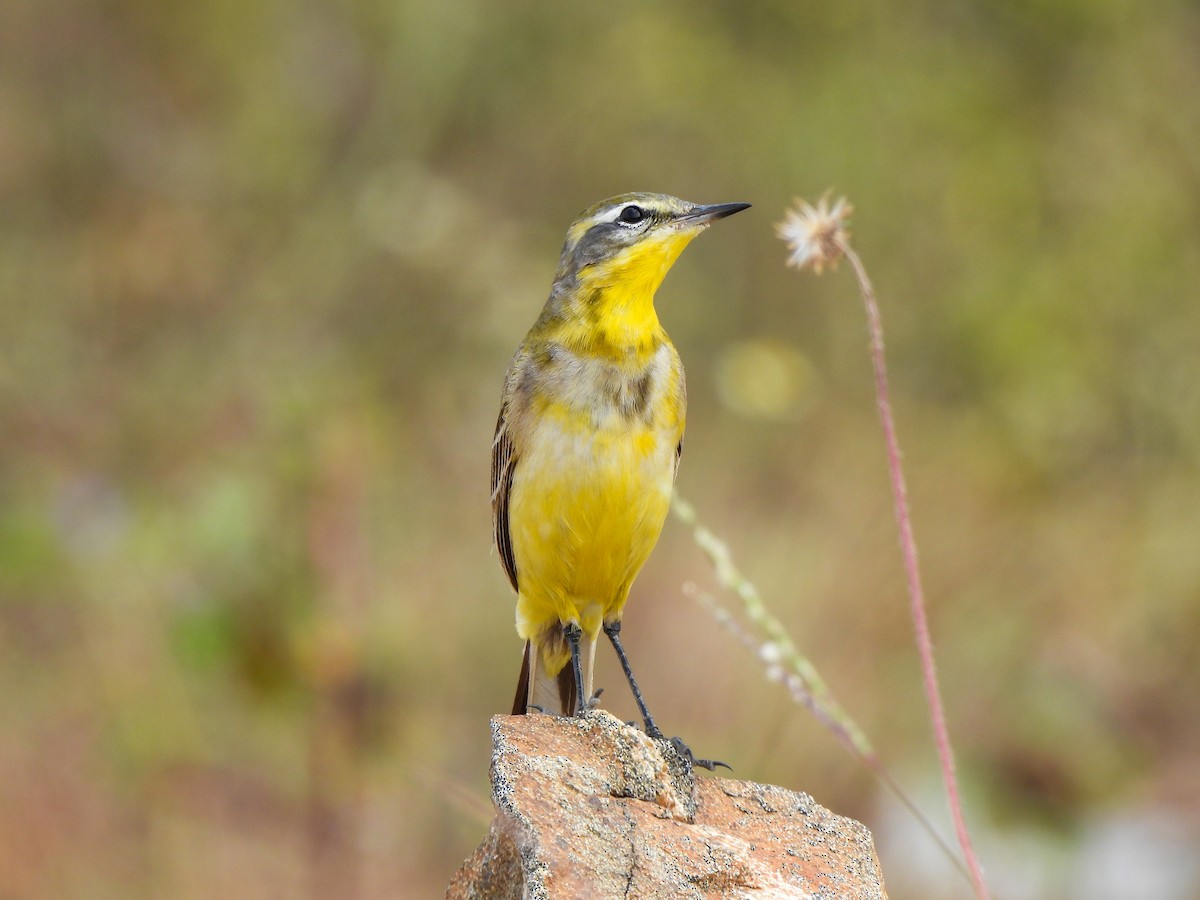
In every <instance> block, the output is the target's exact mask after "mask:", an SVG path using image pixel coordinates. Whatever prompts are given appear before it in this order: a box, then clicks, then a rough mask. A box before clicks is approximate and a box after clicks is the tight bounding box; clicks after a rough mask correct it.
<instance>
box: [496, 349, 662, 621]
mask: <svg viewBox="0 0 1200 900" xmlns="http://www.w3.org/2000/svg"><path fill="white" fill-rule="evenodd" d="M645 377H646V378H648V379H650V381H649V383H648V386H644V385H642V382H641V379H640V378H631V379H630V380H629V382H628V384H622V385H621V390H614V388H613V384H612V383H611V382H612V373H611V371H609V372H608V373H607V374H606V376H605V377H603V378H602V377H599V376H598V375H596V373H595V372H590V373H589V371H588V370H586V369H582V370H578V371H575V372H573V373H572V378H571V381H570V385H571V387H570V390H566V391H565V392H560V393H559V394H558V395H557V396H553V395H552V396H548V397H543V398H540V399H539V401H537V408H536V409H535V410H533V413H534V414H533V415H532V416H530V419H529V421H530V422H531V428H530V431H529V434H528V441H527V443H526V444H525V446H524V447H523V449H522V453H521V462H520V465H519V466H518V467H517V469H516V472H515V474H514V477H513V483H512V489H511V492H510V495H509V531H510V535H511V539H512V548H513V555H514V558H515V561H516V567H517V571H518V573H519V578H520V597H519V598H518V608H517V618H518V622H517V627H518V631H519V632H520V633H521V634H522V636H524V637H532V636H533V635H535V634H537V633H539V632H540V631H541V630H542V629H543V628H545V627H547V626H548V625H551V624H553V623H554V622H559V621H570V620H577V621H579V622H580V624H581V625H582V626H583V628H584V630H585V631H586V632H588V633H590V634H595V633H597V632H598V631H599V629H600V624H601V622H602V620H604V619H611V618H613V617H615V616H617V615H619V613H620V609H621V607H622V606H623V605H624V603H625V600H626V598H627V597H628V594H629V588H630V585H631V584H632V583H633V579H634V577H635V576H636V575H637V573H638V571H639V570H640V569H641V567H642V565H643V564H644V563H645V561H646V559H647V557H648V556H649V555H650V551H651V550H652V549H653V548H654V545H655V543H656V542H657V541H658V535H659V532H660V531H661V530H662V526H663V522H664V520H665V519H666V515H667V510H668V507H669V505H670V500H671V491H672V485H673V482H674V474H675V464H676V448H677V446H678V443H679V440H680V437H681V435H682V431H683V416H684V410H683V402H682V391H681V387H680V384H679V380H680V379H681V377H682V372H681V371H679V370H678V357H677V356H676V355H675V353H674V351H673V350H671V349H670V348H669V346H668V347H664V349H663V355H662V362H661V364H660V365H658V366H657V367H651V368H650V369H649V370H648V372H647V375H646V376H645Z"/></svg>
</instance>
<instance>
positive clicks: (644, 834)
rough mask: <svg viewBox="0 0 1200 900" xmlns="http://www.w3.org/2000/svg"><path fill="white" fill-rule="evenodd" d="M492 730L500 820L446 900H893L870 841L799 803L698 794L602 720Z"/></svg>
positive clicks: (785, 797) (713, 782)
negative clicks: (888, 899) (888, 898)
mask: <svg viewBox="0 0 1200 900" xmlns="http://www.w3.org/2000/svg"><path fill="white" fill-rule="evenodd" d="M491 727H492V800H493V802H494V803H495V805H496V810H497V813H496V818H495V819H494V820H493V821H492V826H491V829H490V831H489V832H488V835H487V837H486V838H485V839H484V842H483V843H482V844H481V845H480V846H479V848H478V849H477V850H476V851H475V854H474V855H473V856H472V857H471V858H470V859H468V860H467V861H466V862H465V863H464V864H463V866H462V868H460V869H459V870H458V872H456V873H455V875H454V877H453V878H452V879H451V881H450V886H449V888H448V889H447V892H446V897H447V898H448V900H468V898H470V900H476V898H480V900H481V898H487V900H510V898H511V900H524V898H529V900H583V898H606V897H628V898H639V897H662V898H718V897H738V898H763V900H765V898H785V897H790V898H804V897H811V898H821V900H832V898H855V900H857V898H864V900H865V898H886V896H887V893H886V891H885V889H884V887H883V877H882V875H881V873H880V870H879V860H878V859H877V857H876V856H875V847H874V844H873V843H872V840H871V835H870V832H868V831H867V829H866V828H865V827H863V826H862V825H860V824H859V823H858V822H855V821H853V820H852V819H846V818H843V817H841V816H837V815H834V814H833V813H831V812H829V811H828V810H826V809H824V808H823V807H821V806H819V805H818V804H817V803H816V801H814V800H813V799H812V798H811V797H809V796H808V795H807V794H799V793H795V792H793V791H789V790H785V789H784V788H780V787H774V786H772V785H764V784H755V783H753V782H749V781H735V780H733V779H726V778H701V779H698V780H697V779H696V777H695V775H694V773H693V771H692V767H691V765H690V764H689V763H688V762H686V761H685V760H684V759H683V758H682V757H680V755H679V754H678V753H677V752H676V751H675V749H674V748H673V747H672V746H671V745H670V744H669V743H668V742H666V741H652V740H650V738H648V737H646V735H645V734H643V733H642V732H641V731H638V730H636V729H634V728H631V727H629V726H628V725H625V724H624V723H623V722H621V721H619V720H618V719H616V718H614V717H613V716H611V715H609V714H608V713H605V712H600V711H597V712H592V713H589V714H588V715H586V716H585V717H583V718H576V719H563V718H558V717H554V716H544V715H528V716H496V717H495V718H493V719H492V722H491Z"/></svg>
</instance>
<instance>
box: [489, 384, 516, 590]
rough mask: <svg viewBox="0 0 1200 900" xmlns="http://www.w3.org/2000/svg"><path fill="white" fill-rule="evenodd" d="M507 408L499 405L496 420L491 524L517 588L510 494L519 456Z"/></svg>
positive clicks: (503, 562)
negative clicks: (509, 515) (509, 520)
mask: <svg viewBox="0 0 1200 900" xmlns="http://www.w3.org/2000/svg"><path fill="white" fill-rule="evenodd" d="M507 408H508V405H507V404H504V405H502V406H501V407H500V417H499V418H498V419H497V420H496V437H495V439H493V441H492V528H493V531H494V535H495V539H496V549H497V550H498V551H499V552H500V564H501V565H502V566H504V574H505V575H507V576H508V580H509V583H510V584H512V586H513V590H514V591H515V590H519V588H518V587H517V561H516V559H514V558H513V550H512V539H511V537H510V536H509V532H508V495H509V492H510V491H511V490H512V479H513V471H514V470H515V469H516V467H517V457H516V455H515V454H514V453H513V445H512V438H510V437H509V434H508V427H507V424H506V423H505V421H504V413H505V412H506V410H507Z"/></svg>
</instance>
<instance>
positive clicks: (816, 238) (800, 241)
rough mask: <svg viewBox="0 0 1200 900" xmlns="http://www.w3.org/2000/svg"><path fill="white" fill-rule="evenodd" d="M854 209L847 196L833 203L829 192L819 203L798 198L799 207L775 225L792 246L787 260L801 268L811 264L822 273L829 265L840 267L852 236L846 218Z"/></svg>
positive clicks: (797, 204) (784, 239)
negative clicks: (839, 262) (830, 202)
mask: <svg viewBox="0 0 1200 900" xmlns="http://www.w3.org/2000/svg"><path fill="white" fill-rule="evenodd" d="M853 211H854V207H853V206H851V205H850V204H849V203H848V202H847V201H846V198H845V197H839V198H838V199H837V201H835V202H834V204H833V206H830V205H829V195H828V194H826V195H825V196H824V197H822V198H821V199H820V200H819V201H818V202H817V205H816V206H813V205H812V204H810V203H808V202H807V201H805V200H801V199H799V198H797V199H796V207H795V208H794V209H789V210H788V211H787V215H786V216H785V217H784V220H783V221H782V222H780V223H779V224H778V225H776V226H775V233H776V234H778V235H779V237H780V238H781V239H782V240H783V241H784V242H785V243H786V244H787V245H788V247H790V248H791V250H792V255H791V256H789V257H788V261H787V264H788V265H789V266H795V267H796V268H797V269H803V268H805V267H806V266H808V267H811V268H812V270H813V271H814V272H816V273H817V274H818V275H820V274H821V272H822V270H824V268H825V266H829V267H830V268H836V267H837V263H838V260H839V259H841V258H842V256H843V249H842V248H843V246H844V244H845V242H846V241H847V240H848V239H849V237H850V232H849V231H848V230H847V228H846V220H847V219H849V218H850V213H852V212H853Z"/></svg>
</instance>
